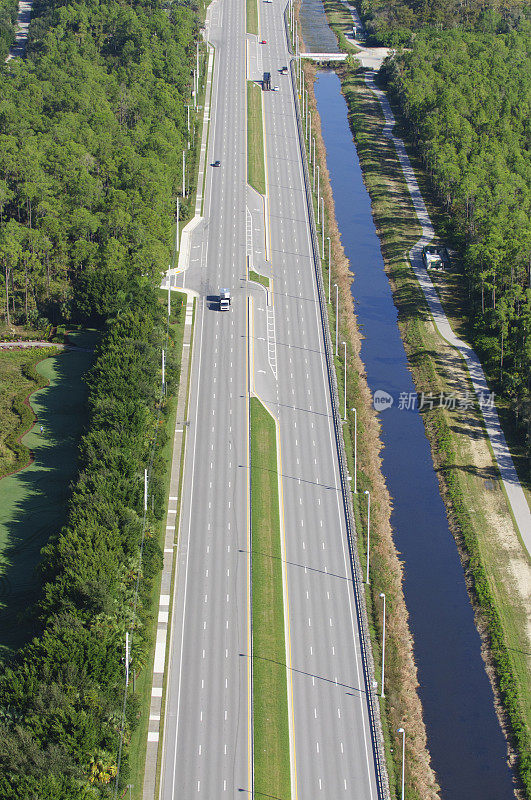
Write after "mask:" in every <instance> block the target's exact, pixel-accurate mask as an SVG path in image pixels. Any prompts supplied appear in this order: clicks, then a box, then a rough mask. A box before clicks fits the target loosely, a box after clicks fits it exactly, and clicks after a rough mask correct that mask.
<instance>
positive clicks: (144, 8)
mask: <svg viewBox="0 0 531 800" xmlns="http://www.w3.org/2000/svg"><path fill="white" fill-rule="evenodd" d="M0 2H1V0H0ZM33 14H34V18H33V21H32V24H31V27H30V35H29V39H28V48H27V53H28V57H27V59H26V60H25V61H21V60H20V59H17V60H16V62H10V65H9V66H5V67H2V68H1V69H2V71H1V72H0V282H1V289H2V299H3V302H2V303H1V306H0V308H1V309H2V312H3V314H2V316H3V317H4V319H5V322H6V324H7V325H8V326H9V325H12V324H13V323H18V324H23V325H27V324H31V323H33V324H39V325H40V326H41V327H42V325H43V324H44V321H45V320H46V319H49V320H51V321H52V322H54V323H57V322H60V321H62V320H66V321H69V320H72V319H78V320H79V319H84V318H88V317H90V316H92V317H93V318H94V319H104V318H105V316H106V315H107V314H108V313H113V312H115V311H116V309H117V308H118V307H119V305H120V303H121V302H122V290H121V287H122V286H123V285H124V284H126V283H127V281H128V280H129V279H130V277H131V276H134V275H138V274H142V275H148V276H153V277H155V276H157V277H158V276H159V275H160V273H161V270H163V269H165V268H166V267H167V264H168V258H169V242H170V240H171V236H170V230H171V225H172V222H173V209H174V204H175V199H174V198H175V194H176V192H177V188H178V186H180V184H181V170H182V150H183V149H184V148H186V147H187V139H188V132H187V119H186V103H188V102H190V101H189V98H190V83H191V79H190V69H191V64H192V61H193V55H194V53H195V42H194V36H195V35H196V33H197V27H198V23H197V16H196V14H195V12H194V10H193V9H192V8H190V7H189V6H188V4H187V2H172V1H171V0H168V2H161V0H153V1H151V0H132V2H128V3H127V2H123V3H122V2H116V1H115V0H109V1H108V2H98V0H80V1H79V2H78V1H77V0H74V1H73V2H70V1H69V0H35V4H34V9H33Z"/></svg>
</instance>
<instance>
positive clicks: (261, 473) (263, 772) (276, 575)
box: [251, 397, 291, 800]
mask: <svg viewBox="0 0 531 800" xmlns="http://www.w3.org/2000/svg"><path fill="white" fill-rule="evenodd" d="M251 497H252V502H251V536H252V587H253V588H252V591H253V716H254V781H255V793H256V796H257V797H279V798H282V800H289V798H290V796H291V790H290V786H291V782H290V753H289V724H288V695H287V679H286V647H285V638H284V607H283V603H284V598H283V592H282V561H281V548H280V513H279V497H278V471H277V447H276V427H275V422H274V420H273V418H272V417H271V415H270V414H269V412H268V411H267V409H266V408H265V407H264V406H263V405H262V403H261V402H260V401H259V400H258V399H257V398H256V397H253V398H251Z"/></svg>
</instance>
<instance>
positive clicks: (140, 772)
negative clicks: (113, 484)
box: [129, 289, 186, 800]
mask: <svg viewBox="0 0 531 800" xmlns="http://www.w3.org/2000/svg"><path fill="white" fill-rule="evenodd" d="M159 295H160V299H161V303H163V304H165V303H166V302H167V298H168V293H167V291H166V290H163V289H161V290H160V292H159ZM171 301H172V313H171V317H170V337H171V340H172V346H173V348H174V350H175V352H176V353H178V354H179V359H180V354H181V353H182V349H183V337H184V322H185V316H186V315H185V309H186V295H185V294H181V293H180V292H172V295H171ZM180 303H182V306H180ZM179 308H180V310H179ZM178 390H179V383H177V385H176V386H175V390H174V392H173V394H172V395H171V396H170V397H169V398H168V401H167V402H168V406H169V408H168V413H167V414H166V417H165V426H164V433H165V443H164V446H163V448H162V451H161V457H162V460H163V461H164V464H165V483H164V502H165V507H166V508H167V507H168V497H169V492H170V478H171V465H172V456H173V436H174V430H175V416H176V413H177V396H178ZM183 446H184V439H183ZM181 470H182V464H181ZM177 502H178V505H177V519H178V514H179V510H180V503H181V492H180V486H179V499H178V501H177ZM165 534H166V514H164V515H163V517H162V519H161V520H160V521H158V523H157V526H156V537H157V542H158V544H159V545H160V547H161V548H162V549H164V539H165ZM160 582H161V576H159V578H158V580H156V581H153V587H152V591H151V597H150V608H151V609H154V610H156V609H158V603H159V596H160ZM172 585H173V582H172ZM156 634H157V615H156V613H153V614H152V618H151V622H150V631H149V641H150V643H151V658H150V659H149V662H148V663H147V664H146V667H145V668H144V669H143V670H142V672H141V673H140V675H138V676H137V677H136V686H135V689H136V693H137V697H138V705H139V709H140V713H139V723H138V725H137V727H136V728H135V730H134V731H133V733H132V735H131V743H130V746H129V764H130V765H131V766H130V770H131V775H130V778H129V782H130V784H131V785H132V787H133V788H132V790H131V796H132V798H133V800H142V796H143V786H144V771H145V765H146V748H147V730H148V725H149V710H150V705H151V686H152V682H153V658H154V655H155V638H156ZM168 641H169V637H168ZM162 725H163V720H162V719H161V730H162Z"/></svg>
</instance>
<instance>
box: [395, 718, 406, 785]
mask: <svg viewBox="0 0 531 800" xmlns="http://www.w3.org/2000/svg"><path fill="white" fill-rule="evenodd" d="M397 733H401V734H402V793H401V800H404V786H405V775H406V732H405V730H404V729H403V728H399V729H398V730H397Z"/></svg>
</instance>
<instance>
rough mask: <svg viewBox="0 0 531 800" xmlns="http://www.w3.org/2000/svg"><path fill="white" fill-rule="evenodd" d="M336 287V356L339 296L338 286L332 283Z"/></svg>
mask: <svg viewBox="0 0 531 800" xmlns="http://www.w3.org/2000/svg"><path fill="white" fill-rule="evenodd" d="M334 286H335V287H336V356H337V331H338V320H339V298H338V288H337V283H334Z"/></svg>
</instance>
